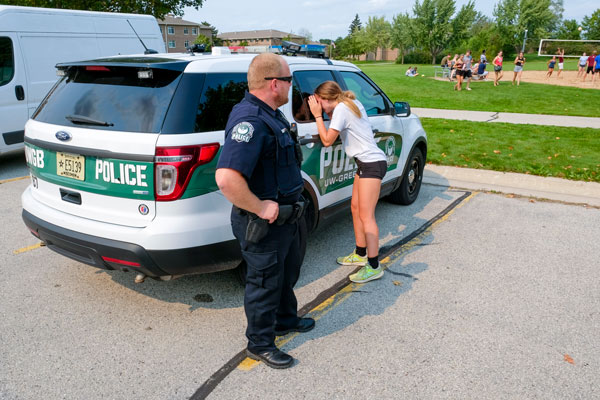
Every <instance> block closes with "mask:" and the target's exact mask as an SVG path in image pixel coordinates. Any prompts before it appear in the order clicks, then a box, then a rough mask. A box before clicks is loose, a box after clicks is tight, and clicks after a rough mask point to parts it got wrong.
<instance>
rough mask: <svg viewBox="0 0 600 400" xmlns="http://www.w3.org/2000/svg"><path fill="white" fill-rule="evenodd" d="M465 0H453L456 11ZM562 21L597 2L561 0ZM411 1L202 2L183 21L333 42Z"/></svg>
mask: <svg viewBox="0 0 600 400" xmlns="http://www.w3.org/2000/svg"><path fill="white" fill-rule="evenodd" d="M467 1H468V0H456V4H457V10H458V9H460V7H461V6H462V5H463V4H465V3H467ZM496 3H497V0H475V10H477V11H479V12H482V13H483V14H485V15H487V16H489V17H492V12H493V11H494V5H495V4H496ZM563 3H564V8H565V12H564V13H563V18H566V19H576V20H577V21H579V22H581V20H582V19H583V18H584V17H585V16H587V15H591V14H592V12H594V11H595V10H596V9H598V8H600V3H599V2H598V0H564V1H563ZM413 5H414V0H295V1H286V0H205V2H204V5H203V6H202V8H200V9H199V10H195V9H194V8H192V7H188V8H186V9H185V14H184V16H183V19H185V20H188V21H192V22H197V23H200V22H203V21H207V22H209V23H210V24H211V25H213V26H215V27H216V28H217V29H218V30H219V32H220V33H221V32H234V31H249V30H261V29H277V30H280V31H284V32H291V33H296V34H301V33H302V32H306V31H308V32H310V33H311V34H312V39H313V40H315V41H317V40H319V39H335V38H337V37H339V36H342V37H344V36H346V35H347V34H348V27H349V26H350V23H351V22H352V20H353V19H354V16H355V15H356V14H358V16H359V18H360V20H361V22H362V23H363V26H364V24H365V23H366V21H367V20H368V18H369V17H370V16H375V17H381V16H385V18H386V20H388V21H390V22H391V21H392V19H393V16H394V15H396V14H399V13H404V12H409V13H410V14H412V7H413Z"/></svg>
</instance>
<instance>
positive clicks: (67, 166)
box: [56, 153, 85, 181]
mask: <svg viewBox="0 0 600 400" xmlns="http://www.w3.org/2000/svg"><path fill="white" fill-rule="evenodd" d="M56 175H58V176H66V177H67V178H73V179H78V180H80V181H83V180H85V157H84V156H78V155H76V154H69V153H56Z"/></svg>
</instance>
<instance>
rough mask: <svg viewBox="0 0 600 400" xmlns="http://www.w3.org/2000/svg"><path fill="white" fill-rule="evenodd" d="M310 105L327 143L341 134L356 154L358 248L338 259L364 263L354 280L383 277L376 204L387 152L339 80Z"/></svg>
mask: <svg viewBox="0 0 600 400" xmlns="http://www.w3.org/2000/svg"><path fill="white" fill-rule="evenodd" d="M308 105H309V107H310V111H311V112H312V114H313V115H314V117H315V120H316V124H317V129H318V131H319V137H320V138H321V141H322V142H323V145H324V146H331V145H332V144H333V143H334V142H335V140H336V139H337V137H338V135H339V136H340V137H341V139H342V145H343V147H344V151H345V152H346V154H347V155H348V156H349V157H354V160H355V161H356V165H357V167H358V170H357V172H356V175H355V176H354V185H353V187H352V200H351V210H352V222H353V223H354V238H355V240H356V249H355V250H354V251H353V252H352V253H351V254H350V255H348V256H346V257H338V258H337V262H338V264H341V265H362V268H361V269H360V270H359V271H358V272H357V273H355V274H352V275H350V276H349V278H350V280H351V281H352V282H356V283H365V282H369V281H372V280H374V279H379V278H381V277H382V276H383V268H382V267H381V266H380V265H379V228H378V227H377V222H376V221H375V206H376V205H377V200H379V192H380V190H381V181H382V180H383V177H384V176H385V173H386V171H387V161H386V157H385V153H384V152H383V150H381V149H380V148H379V147H377V144H376V143H375V138H374V137H373V128H372V126H371V123H370V122H369V119H368V118H367V113H366V111H365V108H364V107H363V105H362V104H361V103H360V102H359V101H358V100H356V96H355V95H354V93H352V92H351V91H342V89H341V88H340V86H339V85H338V84H337V83H336V82H333V81H326V82H323V83H322V84H320V85H319V86H318V87H317V89H316V90H315V94H314V95H312V96H310V97H309V98H308ZM323 111H325V113H326V114H327V115H329V116H330V117H331V123H330V125H329V129H327V128H325V124H324V123H323Z"/></svg>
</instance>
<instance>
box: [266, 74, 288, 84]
mask: <svg viewBox="0 0 600 400" xmlns="http://www.w3.org/2000/svg"><path fill="white" fill-rule="evenodd" d="M271 79H277V80H278V81H284V82H288V83H289V82H291V81H292V76H291V75H290V76H273V77H268V78H265V81H270V80H271Z"/></svg>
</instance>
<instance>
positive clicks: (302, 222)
mask: <svg viewBox="0 0 600 400" xmlns="http://www.w3.org/2000/svg"><path fill="white" fill-rule="evenodd" d="M298 234H299V235H300V260H298V262H299V263H300V264H299V265H302V263H303V262H304V255H305V254H306V240H307V238H308V230H307V228H306V219H305V217H304V216H303V217H302V218H300V219H299V220H298ZM235 271H236V272H237V276H238V279H239V280H240V283H241V284H242V286H246V275H247V274H248V265H247V264H246V261H244V260H242V261H241V262H240V263H239V264H238V266H237V268H236V269H235Z"/></svg>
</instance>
